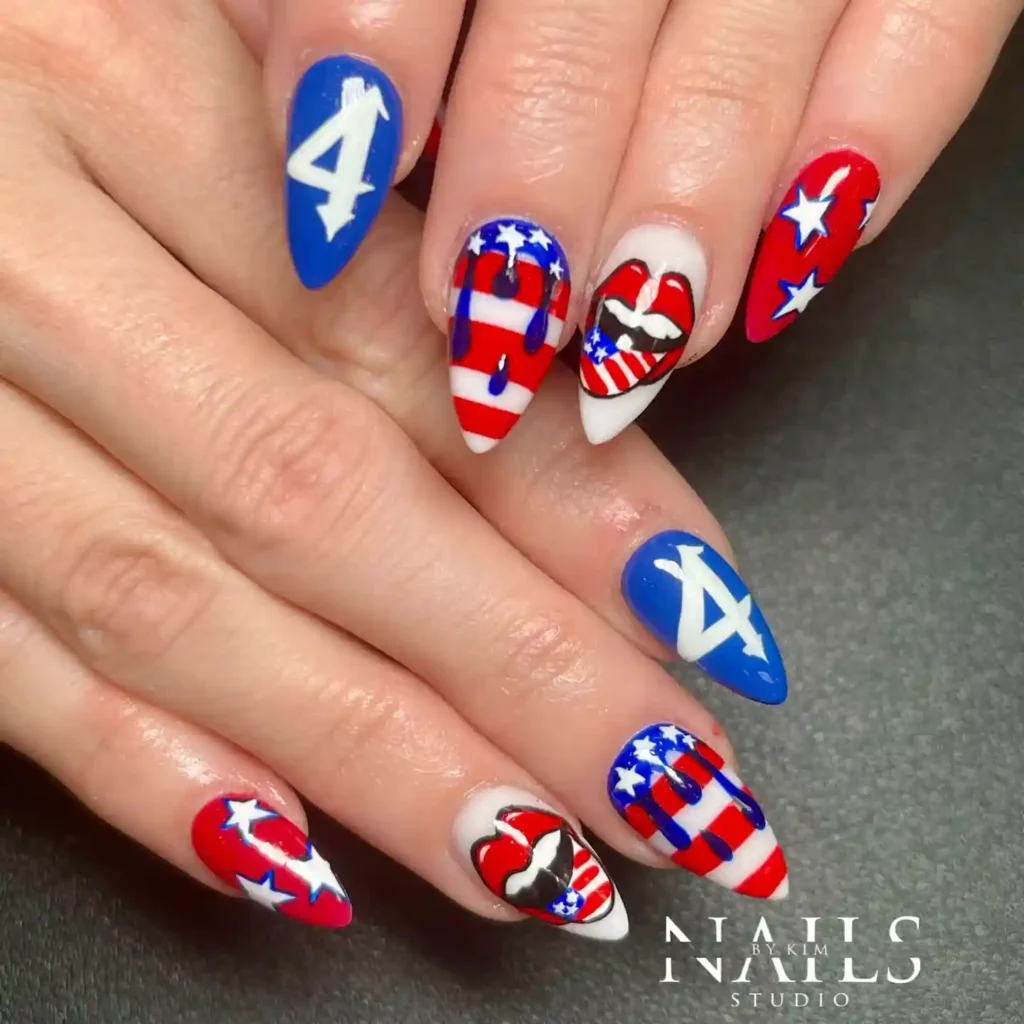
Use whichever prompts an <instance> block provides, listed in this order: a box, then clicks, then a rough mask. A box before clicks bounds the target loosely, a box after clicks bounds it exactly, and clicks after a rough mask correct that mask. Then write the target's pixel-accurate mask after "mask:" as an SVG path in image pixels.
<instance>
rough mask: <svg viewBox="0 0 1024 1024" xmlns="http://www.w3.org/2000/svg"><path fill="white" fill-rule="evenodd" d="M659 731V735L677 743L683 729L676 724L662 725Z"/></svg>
mask: <svg viewBox="0 0 1024 1024" xmlns="http://www.w3.org/2000/svg"><path fill="white" fill-rule="evenodd" d="M660 731H661V735H662V736H664V737H665V739H667V740H669V741H670V742H672V743H678V742H679V737H680V736H682V735H683V730H682V729H680V728H679V726H677V725H663V726H662V727H661V730H660Z"/></svg>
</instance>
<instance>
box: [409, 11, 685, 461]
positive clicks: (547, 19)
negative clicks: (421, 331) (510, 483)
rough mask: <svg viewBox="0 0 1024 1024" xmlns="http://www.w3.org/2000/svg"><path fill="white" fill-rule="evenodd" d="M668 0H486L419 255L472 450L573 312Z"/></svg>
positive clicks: (509, 422)
mask: <svg viewBox="0 0 1024 1024" xmlns="http://www.w3.org/2000/svg"><path fill="white" fill-rule="evenodd" d="M664 7H665V3H664V0H649V2H647V3H644V4H640V5H636V4H622V3H616V2H613V0H526V2H520V3H517V4H506V3H500V2H498V3H485V4H481V5H480V6H479V8H478V9H477V12H476V16H475V18H474V20H473V24H472V27H471V30H470V33H469V38H468V40H467V43H466V49H465V51H464V53H463V55H462V58H461V60H460V63H459V68H458V72H457V74H456V76H455V82H454V86H453V89H452V94H451V98H450V101H449V105H448V108H447V114H446V121H445V147H444V152H443V153H442V154H441V156H440V158H439V162H438V166H437V172H436V177H435V181H434V188H433V191H432V195H431V201H430V213H429V217H428V223H427V229H426V233H425V236H424V243H423V264H422V265H423V280H424V292H425V295H426V298H427V305H428V308H429V310H430V312H431V314H432V315H433V317H434V320H435V322H436V323H437V324H439V325H440V324H449V323H450V334H451V377H450V383H451V389H452V394H453V396H454V402H455V411H456V414H457V416H458V419H459V422H460V424H461V426H462V429H463V432H464V434H465V438H466V442H467V444H468V445H469V447H470V448H471V449H472V450H473V451H475V452H484V451H488V450H490V449H491V448H493V447H494V446H495V445H496V444H498V442H499V441H501V440H502V439H503V438H504V437H505V436H506V435H507V434H508V433H509V431H510V430H511V429H512V427H513V426H514V425H515V424H516V423H517V422H518V420H519V418H520V416H522V414H523V412H524V411H525V409H526V407H527V405H528V404H529V403H530V401H531V400H532V398H533V396H534V395H535V394H536V392H537V390H538V388H539V387H540V384H541V381H542V380H543V379H544V377H545V376H546V375H547V372H548V371H549V369H550V368H551V364H552V360H553V358H554V355H555V351H556V349H557V347H558V344H559V342H560V341H561V340H562V339H563V337H564V335H565V333H566V323H567V321H572V320H573V319H574V313H575V307H574V306H573V304H572V299H571V281H572V274H571V267H573V266H577V267H579V268H584V267H585V266H586V265H587V262H588V260H589V258H590V254H591V251H592V248H593V244H594V236H595V234H596V231H597V227H598V225H599V223H600V218H601V215H602V214H603V212H604V209H605V205H606V203H607V200H608V195H609V193H610V190H611V187H612V184H613V182H614V179H615V173H616V170H617V168H618V164H619V160H620V157H621V152H622V146H623V144H624V142H625V139H626V136H627V134H628V131H629V126H630V124H631V121H632V118H633V114H634V111H635V108H636V102H637V99H638V97H639V94H640V89H641V86H642V82H643V73H644V68H645V66H646V61H647V56H648V53H649V50H650V46H651V43H652V42H653V40H654V36H655V33H656V32H657V27H658V23H659V21H660V20H661V16H662V13H663V11H664ZM460 249H461V254H459V251H460ZM453 267H454V272H453V271H452V268H453Z"/></svg>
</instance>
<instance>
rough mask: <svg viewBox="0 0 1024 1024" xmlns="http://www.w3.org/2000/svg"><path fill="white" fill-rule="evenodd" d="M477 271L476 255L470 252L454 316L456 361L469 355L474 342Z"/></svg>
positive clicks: (453, 354) (453, 338) (453, 332)
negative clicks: (472, 322)
mask: <svg viewBox="0 0 1024 1024" xmlns="http://www.w3.org/2000/svg"><path fill="white" fill-rule="evenodd" d="M475 273H476V257H475V256H474V255H472V254H470V257H469V263H468V264H467V266H466V277H465V279H464V280H463V282H462V290H461V291H460V292H459V301H458V304H457V305H456V307H455V316H454V317H453V318H452V359H454V360H455V361H458V360H460V359H465V358H466V356H467V355H469V348H470V345H471V344H472V342H473V332H472V330H471V328H470V303H471V301H472V299H473V278H474V276H475Z"/></svg>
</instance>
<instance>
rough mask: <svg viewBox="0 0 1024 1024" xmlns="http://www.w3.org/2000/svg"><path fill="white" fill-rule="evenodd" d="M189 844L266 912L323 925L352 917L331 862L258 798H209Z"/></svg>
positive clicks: (337, 925)
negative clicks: (269, 911)
mask: <svg viewBox="0 0 1024 1024" xmlns="http://www.w3.org/2000/svg"><path fill="white" fill-rule="evenodd" d="M192 846H193V848H194V849H195V851H196V854H197V855H198V856H199V859H200V860H201V861H202V862H203V863H204V864H205V865H206V866H207V867H208V868H209V869H210V870H211V871H212V872H213V873H214V874H215V875H216V876H217V877H218V878H219V879H221V881H223V882H226V883H227V884H228V885H230V886H231V887H232V888H233V889H237V890H238V891H239V892H241V893H243V894H244V895H245V896H247V897H248V898H249V899H251V900H253V901H254V902H256V903H258V904H259V905H260V906H261V907H265V908H266V909H267V910H271V911H274V912H275V913H279V914H284V915H285V916H286V917H293V918H295V919H296V920H297V921H303V922H305V923H306V924H312V925H318V926H320V927H323V928H344V927H345V926H346V925H347V924H349V922H350V921H351V920H352V904H351V902H350V901H349V898H348V893H346V892H345V889H344V887H343V886H342V884H341V882H339V881H338V879H337V877H336V876H335V874H334V872H333V871H332V870H331V866H330V865H329V864H328V863H327V861H326V860H324V858H323V857H321V856H320V854H319V853H318V852H317V850H316V847H314V846H313V844H312V843H311V842H310V841H309V838H308V837H307V836H306V834H305V833H304V832H303V831H302V829H300V828H299V827H298V825H296V824H295V823H294V822H292V821H289V819H288V818H286V817H285V816H284V815H283V814H281V813H280V812H278V811H275V810H274V809H273V808H272V807H270V806H268V805H267V804H266V803H264V802H263V801H262V800H260V798H259V797H256V796H252V795H237V794H236V795H230V796H225V797H218V798H217V799H216V800H211V801H210V802H209V803H208V804H207V805H206V806H205V807H203V809H202V810H201V811H200V812H199V813H198V814H197V815H196V817H195V819H194V820H193V822H192Z"/></svg>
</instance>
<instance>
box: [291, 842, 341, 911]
mask: <svg viewBox="0 0 1024 1024" xmlns="http://www.w3.org/2000/svg"><path fill="white" fill-rule="evenodd" d="M288 868H289V870H290V871H291V873H292V874H293V875H297V876H298V877H299V878H301V879H302V881H303V882H305V883H306V885H308V886H309V895H310V902H311V903H312V902H313V901H315V900H316V898H317V896H319V895H320V890H321V889H327V890H328V892H333V893H334V895H335V896H340V897H341V898H342V899H346V898H347V897H346V895H345V890H344V888H343V887H342V884H341V882H339V881H338V879H337V877H336V876H335V874H334V872H333V871H332V870H331V865H330V864H328V863H327V861H325V860H324V859H323V857H321V856H320V854H319V853H318V852H317V850H316V848H315V847H314V846H313V845H312V844H311V845H310V847H309V856H308V857H307V858H306V859H305V860H289V861H288Z"/></svg>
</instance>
